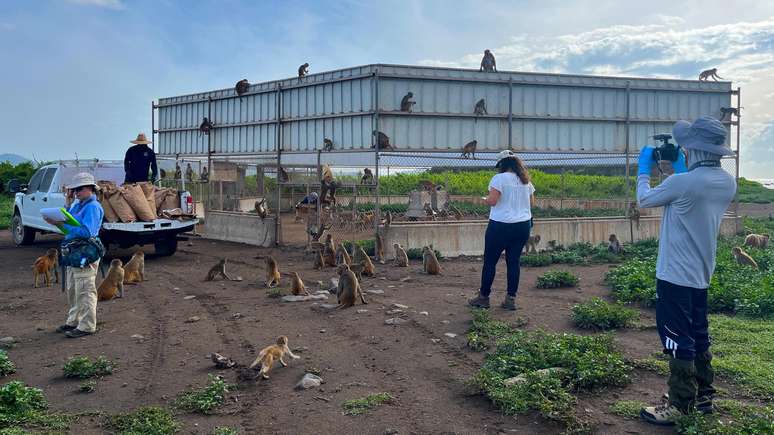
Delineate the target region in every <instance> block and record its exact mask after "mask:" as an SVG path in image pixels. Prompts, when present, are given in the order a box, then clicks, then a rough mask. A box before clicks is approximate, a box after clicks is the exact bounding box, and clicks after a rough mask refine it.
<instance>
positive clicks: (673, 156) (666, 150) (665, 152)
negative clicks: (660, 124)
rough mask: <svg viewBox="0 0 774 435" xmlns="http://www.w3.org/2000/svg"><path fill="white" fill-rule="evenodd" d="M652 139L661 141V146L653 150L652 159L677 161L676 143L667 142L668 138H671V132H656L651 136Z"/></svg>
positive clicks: (677, 150)
mask: <svg viewBox="0 0 774 435" xmlns="http://www.w3.org/2000/svg"><path fill="white" fill-rule="evenodd" d="M653 139H655V140H659V141H661V146H658V147H656V149H655V150H653V160H655V161H659V160H666V161H670V162H676V161H677V157H678V156H679V154H678V153H679V152H680V150H679V148H677V145H675V144H673V143H671V142H669V139H672V135H671V134H657V135H655V136H653Z"/></svg>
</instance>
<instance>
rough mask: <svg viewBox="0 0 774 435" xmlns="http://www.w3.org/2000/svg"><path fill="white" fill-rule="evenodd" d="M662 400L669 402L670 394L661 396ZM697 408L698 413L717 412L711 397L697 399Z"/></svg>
mask: <svg viewBox="0 0 774 435" xmlns="http://www.w3.org/2000/svg"><path fill="white" fill-rule="evenodd" d="M661 398H662V399H664V402H669V393H664V395H663V396H661ZM695 408H696V410H697V411H699V412H701V413H702V414H712V413H713V412H715V406H714V405H713V404H712V397H711V396H701V397H697V398H696V404H695Z"/></svg>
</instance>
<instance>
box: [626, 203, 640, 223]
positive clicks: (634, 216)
mask: <svg viewBox="0 0 774 435" xmlns="http://www.w3.org/2000/svg"><path fill="white" fill-rule="evenodd" d="M627 214H628V215H629V220H631V221H632V222H634V224H635V225H637V229H638V230H639V229H640V209H638V208H637V203H634V202H633V203H631V204H629V212H628V213H627Z"/></svg>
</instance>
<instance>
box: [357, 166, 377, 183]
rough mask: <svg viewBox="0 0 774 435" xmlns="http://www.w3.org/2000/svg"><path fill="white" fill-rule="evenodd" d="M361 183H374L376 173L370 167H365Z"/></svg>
mask: <svg viewBox="0 0 774 435" xmlns="http://www.w3.org/2000/svg"><path fill="white" fill-rule="evenodd" d="M360 184H374V173H373V172H371V170H370V169H368V168H365V169H363V176H362V177H360Z"/></svg>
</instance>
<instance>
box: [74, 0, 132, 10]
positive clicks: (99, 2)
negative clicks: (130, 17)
mask: <svg viewBox="0 0 774 435" xmlns="http://www.w3.org/2000/svg"><path fill="white" fill-rule="evenodd" d="M66 1H67V2H68V3H73V4H76V5H83V6H97V7H100V8H106V9H116V10H120V9H126V6H125V5H124V4H123V3H121V0H66Z"/></svg>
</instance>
